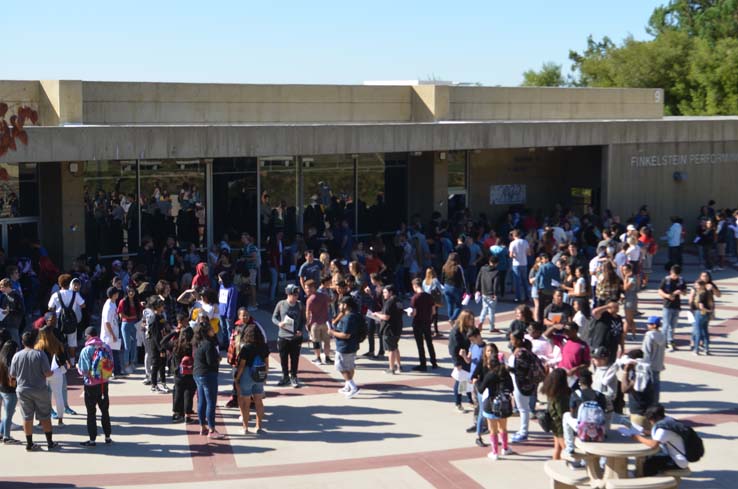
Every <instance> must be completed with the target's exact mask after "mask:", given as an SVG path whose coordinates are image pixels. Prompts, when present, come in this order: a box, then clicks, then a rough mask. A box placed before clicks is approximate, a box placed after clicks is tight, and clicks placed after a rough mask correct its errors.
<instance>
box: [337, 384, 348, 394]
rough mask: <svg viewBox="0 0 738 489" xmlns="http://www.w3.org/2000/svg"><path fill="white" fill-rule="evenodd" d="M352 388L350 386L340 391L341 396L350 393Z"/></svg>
mask: <svg viewBox="0 0 738 489" xmlns="http://www.w3.org/2000/svg"><path fill="white" fill-rule="evenodd" d="M350 391H351V388H350V387H349V386H347V385H346V386H344V387H343V389H338V393H339V394H346V393H347V392H350Z"/></svg>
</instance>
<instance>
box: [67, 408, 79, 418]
mask: <svg viewBox="0 0 738 489" xmlns="http://www.w3.org/2000/svg"><path fill="white" fill-rule="evenodd" d="M64 414H69V415H70V416H77V411H75V410H74V409H72V408H64Z"/></svg>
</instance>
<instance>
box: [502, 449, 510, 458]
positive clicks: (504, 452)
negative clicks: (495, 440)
mask: <svg viewBox="0 0 738 489" xmlns="http://www.w3.org/2000/svg"><path fill="white" fill-rule="evenodd" d="M512 454H513V451H512V448H503V449H502V451H501V452H500V456H501V457H504V456H506V455H512Z"/></svg>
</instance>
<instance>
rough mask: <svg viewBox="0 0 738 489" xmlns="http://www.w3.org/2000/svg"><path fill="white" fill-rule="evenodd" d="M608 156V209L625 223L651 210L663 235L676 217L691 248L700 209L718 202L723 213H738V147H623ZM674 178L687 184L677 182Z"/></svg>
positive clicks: (688, 144) (715, 144)
mask: <svg viewBox="0 0 738 489" xmlns="http://www.w3.org/2000/svg"><path fill="white" fill-rule="evenodd" d="M733 137H735V135H734V136H733ZM608 153H609V157H608V164H607V167H608V170H607V179H608V195H607V205H608V207H610V208H611V209H613V211H617V212H619V213H620V214H621V217H622V218H623V220H624V219H626V218H627V217H629V216H630V215H631V214H632V213H634V212H636V211H637V210H638V208H639V207H640V206H641V205H643V204H647V205H648V208H649V210H650V212H651V220H652V223H653V225H654V226H655V229H656V232H657V233H658V234H659V235H662V234H663V233H664V232H665V231H666V228H668V226H669V216H671V215H674V214H676V215H679V216H681V217H682V218H683V219H684V224H685V227H686V231H687V233H688V236H690V239H689V240H688V241H689V242H691V237H692V236H693V235H694V230H695V225H696V218H697V215H698V212H699V208H700V206H703V205H706V204H707V202H708V201H709V200H711V199H712V200H715V201H716V202H717V205H716V207H717V208H723V207H730V208H735V207H738V197H737V196H736V192H735V182H736V181H738V141H735V140H733V141H712V142H687V141H685V142H673V143H666V144H619V145H612V146H610V148H609V152H608ZM674 172H683V173H685V174H686V179H685V180H683V181H675V180H674Z"/></svg>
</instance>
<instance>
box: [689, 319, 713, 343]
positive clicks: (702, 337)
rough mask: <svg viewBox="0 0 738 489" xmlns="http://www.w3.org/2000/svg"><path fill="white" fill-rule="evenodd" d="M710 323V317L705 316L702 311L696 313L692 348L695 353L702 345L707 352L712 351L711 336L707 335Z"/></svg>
mask: <svg viewBox="0 0 738 489" xmlns="http://www.w3.org/2000/svg"><path fill="white" fill-rule="evenodd" d="M709 323H710V315H709V314H703V313H701V312H700V311H695V312H694V324H693V325H692V346H693V348H695V351H698V350H699V348H700V343H702V345H703V346H704V348H705V350H709V349H710V336H709V335H708V333H707V326H708V324H709Z"/></svg>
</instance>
